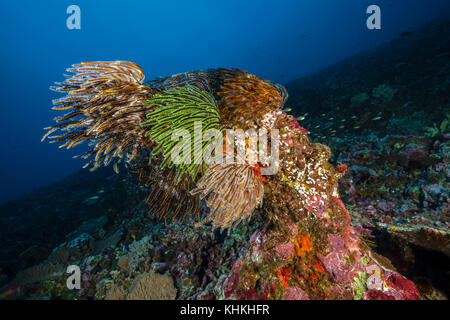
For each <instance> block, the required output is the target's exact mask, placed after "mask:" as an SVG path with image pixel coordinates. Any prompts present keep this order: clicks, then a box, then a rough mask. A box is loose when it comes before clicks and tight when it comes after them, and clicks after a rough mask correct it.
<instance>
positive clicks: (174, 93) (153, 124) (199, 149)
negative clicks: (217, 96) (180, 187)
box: [142, 85, 223, 183]
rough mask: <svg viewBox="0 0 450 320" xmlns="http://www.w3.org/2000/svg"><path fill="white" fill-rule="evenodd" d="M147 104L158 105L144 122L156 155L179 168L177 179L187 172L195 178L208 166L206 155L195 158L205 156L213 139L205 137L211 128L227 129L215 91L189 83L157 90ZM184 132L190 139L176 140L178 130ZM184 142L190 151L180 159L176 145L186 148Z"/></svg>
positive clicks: (163, 163) (169, 166) (165, 162)
mask: <svg viewBox="0 0 450 320" xmlns="http://www.w3.org/2000/svg"><path fill="white" fill-rule="evenodd" d="M146 104H147V105H150V106H153V107H154V110H153V111H152V112H150V113H148V114H147V118H148V120H147V121H145V122H143V123H142V127H143V128H144V129H145V130H146V132H145V135H146V136H147V137H149V139H151V140H152V141H154V142H155V143H156V147H155V148H154V149H153V152H152V155H153V156H158V155H161V156H162V157H163V161H162V164H161V168H163V169H164V168H169V169H170V168H172V167H176V168H177V174H176V176H175V181H176V183H178V182H179V181H180V178H181V176H182V175H183V174H185V173H187V174H189V175H190V176H191V178H192V179H194V180H195V179H196V178H197V176H198V175H199V174H201V173H202V172H203V169H204V164H203V162H202V161H203V159H202V158H200V159H195V156H196V155H200V157H201V156H202V155H203V151H204V150H205V149H206V148H207V147H208V146H209V145H210V144H211V143H212V141H205V140H203V139H202V137H203V136H204V134H205V132H206V131H208V130H210V129H216V130H218V131H219V132H220V131H222V130H223V128H222V126H221V124H220V115H219V113H218V110H217V106H216V102H215V100H214V97H213V95H212V94H211V93H209V92H208V91H204V90H201V89H198V88H197V87H194V86H191V85H187V86H185V87H176V88H173V89H169V90H167V91H165V92H164V93H162V94H156V95H154V96H153V97H152V98H150V99H149V100H148V101H147V102H146ZM197 125H198V127H196V126H197ZM182 133H186V134H187V137H185V138H186V139H188V141H185V140H184V139H180V140H178V141H176V140H174V134H182ZM183 146H187V147H188V149H189V151H190V152H188V153H186V154H184V153H183V154H182V155H181V156H182V157H183V159H181V160H180V161H174V159H172V154H173V151H174V150H175V149H176V148H180V149H183ZM197 160H198V161H197Z"/></svg>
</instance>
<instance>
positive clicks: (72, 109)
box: [42, 61, 159, 169]
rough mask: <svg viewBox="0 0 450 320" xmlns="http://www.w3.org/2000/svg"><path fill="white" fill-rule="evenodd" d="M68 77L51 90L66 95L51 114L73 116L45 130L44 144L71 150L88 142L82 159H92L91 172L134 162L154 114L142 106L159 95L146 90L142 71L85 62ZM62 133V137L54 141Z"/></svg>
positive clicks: (128, 65) (130, 64) (118, 63)
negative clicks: (148, 116)
mask: <svg viewBox="0 0 450 320" xmlns="http://www.w3.org/2000/svg"><path fill="white" fill-rule="evenodd" d="M67 71H68V72H70V73H73V75H71V76H66V77H67V79H66V80H65V81H64V82H57V83H56V85H57V86H55V87H52V89H53V90H55V91H58V92H62V93H65V94H66V96H65V97H63V98H60V99H56V100H54V101H53V104H54V107H53V109H55V110H69V113H67V114H66V115H64V116H60V117H56V118H55V121H56V122H57V123H58V124H57V125H55V126H51V127H47V128H45V129H46V130H47V133H46V134H45V135H44V137H43V138H42V140H45V139H50V140H51V141H50V142H51V143H60V142H61V143H62V145H61V146H60V148H62V147H67V148H68V149H69V148H71V147H74V146H76V145H78V144H80V143H82V142H85V141H87V142H89V144H90V146H91V148H90V149H89V150H88V151H87V152H85V153H84V154H82V155H81V156H82V157H83V158H91V160H90V161H89V162H88V163H87V164H86V166H89V165H92V169H96V168H97V167H99V166H100V165H102V164H104V165H108V164H109V163H110V162H111V161H113V160H115V161H116V163H117V162H121V161H122V160H124V161H125V162H130V161H131V160H133V158H134V157H135V156H136V154H137V152H138V151H139V149H140V148H141V146H142V143H141V142H140V140H141V137H142V136H143V134H142V131H143V129H142V128H141V127H140V123H141V122H142V121H143V120H145V114H146V113H147V112H148V111H149V108H150V107H149V106H145V105H144V104H143V102H144V101H146V100H147V99H149V98H150V97H151V96H152V95H153V94H154V93H155V92H159V90H158V89H156V88H152V87H149V86H147V85H144V84H143V82H144V78H145V77H144V73H143V71H142V69H141V68H140V67H139V66H138V65H137V64H135V63H133V62H129V61H96V62H83V63H80V64H74V65H73V66H72V68H69V69H67ZM58 130H59V131H60V132H61V134H56V135H52V134H53V133H54V132H56V131H58ZM115 168H117V167H116V166H115Z"/></svg>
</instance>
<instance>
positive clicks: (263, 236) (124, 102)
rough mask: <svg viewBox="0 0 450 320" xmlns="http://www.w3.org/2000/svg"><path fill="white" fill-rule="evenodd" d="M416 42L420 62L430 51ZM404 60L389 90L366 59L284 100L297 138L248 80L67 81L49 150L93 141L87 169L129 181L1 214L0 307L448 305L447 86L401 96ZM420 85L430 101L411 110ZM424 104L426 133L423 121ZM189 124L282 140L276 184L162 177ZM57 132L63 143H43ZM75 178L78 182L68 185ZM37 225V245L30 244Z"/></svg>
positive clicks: (195, 175)
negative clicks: (21, 301) (68, 282)
mask: <svg viewBox="0 0 450 320" xmlns="http://www.w3.org/2000/svg"><path fill="white" fill-rule="evenodd" d="M428 28H439V26H429V27H428ZM444 31H445V30H444ZM425 34H426V32H425ZM422 35H423V33H422ZM424 37H425V36H424ZM424 39H425V40H424V41H425V42H426V43H428V44H430V45H429V46H427V50H428V48H434V50H441V49H436V48H437V46H436V44H434V45H433V44H432V42H431V40H430V39H428V38H426V37H425V38H424ZM421 46H423V45H421ZM392 48H393V52H403V51H402V50H404V48H403V47H402V46H396V44H395V43H394V44H393V45H392ZM439 48H442V46H441V47H439ZM378 50H381V51H382V50H383V49H378ZM429 50H431V49H429ZM408 52H409V53H408V54H411V55H413V54H414V50H408ZM408 54H405V53H402V54H401V55H400V54H399V56H401V57H402V59H403V60H405V61H406V62H405V64H402V65H398V66H396V67H395V66H394V65H393V66H392V68H384V69H389V70H395V72H398V73H399V76H398V77H395V78H392V81H391V78H389V77H387V76H386V75H385V74H381V73H379V72H380V71H379V70H381V69H382V68H379V67H377V66H379V65H381V64H383V65H387V64H389V63H393V64H395V65H397V64H398V63H399V62H398V61H399V59H398V58H396V57H394V58H393V59H392V61H390V60H389V59H387V60H386V61H384V60H383V62H380V61H377V62H376V63H375V62H374V63H373V64H372V63H369V64H366V63H361V65H363V66H364V67H360V68H355V67H354V66H355V65H358V61H360V60H362V61H363V62H364V61H367V56H364V55H363V56H359V57H356V58H355V60H353V61H350V62H348V61H347V62H345V63H343V64H340V65H337V66H335V67H332V68H330V69H329V70H325V71H324V72H322V73H319V74H317V75H314V76H312V77H311V78H306V79H302V80H299V81H296V82H294V83H293V84H290V85H289V86H288V88H289V91H290V94H291V96H292V99H290V101H289V103H290V104H291V105H292V106H293V109H295V110H294V112H295V113H302V112H303V113H304V112H305V111H306V110H308V112H310V113H311V114H310V115H309V116H303V117H302V119H304V121H303V120H302V121H303V122H301V125H300V123H299V122H298V121H297V120H296V118H295V117H294V116H292V115H289V114H287V113H286V111H288V110H289V109H284V110H283V109H282V107H283V105H284V103H285V102H286V99H287V91H286V89H285V88H284V87H283V86H281V85H279V84H276V83H274V82H272V81H269V80H266V79H263V78H261V77H258V76H255V75H252V74H250V73H248V72H245V71H243V70H239V69H214V70H207V71H192V72H187V73H183V74H178V75H174V76H171V77H166V78H160V79H156V80H153V81H149V82H147V84H144V82H143V80H144V78H143V72H142V70H141V69H140V68H139V67H138V66H137V65H135V64H133V63H131V62H123V61H122V62H95V63H84V64H80V65H75V67H74V68H73V69H72V71H74V72H75V75H74V76H73V77H71V78H69V79H67V80H66V82H64V83H62V84H60V88H59V89H58V90H59V91H62V92H65V93H68V96H67V97H66V98H63V99H59V100H57V101H56V104H57V106H56V108H63V109H65V108H66V107H67V108H69V107H70V108H71V107H73V108H74V111H73V112H72V113H71V114H69V115H67V116H63V117H60V118H57V121H59V122H61V124H57V125H56V126H54V127H50V128H49V129H48V130H49V132H48V135H47V137H48V138H52V137H53V140H55V141H62V142H64V143H65V144H66V146H69V147H71V146H74V145H76V144H78V143H81V142H82V141H86V140H88V141H89V142H91V150H90V151H89V153H88V154H86V156H89V155H92V156H94V158H96V159H93V160H91V162H90V163H91V164H93V166H94V168H96V167H100V165H101V164H108V163H110V162H113V160H114V163H115V166H114V168H115V170H116V171H118V169H119V165H121V164H125V165H126V166H127V168H128V169H130V171H132V172H134V173H135V175H127V174H123V173H122V172H120V173H119V174H117V175H112V174H111V172H109V171H102V170H106V169H104V168H103V169H99V170H100V171H97V172H94V173H92V176H90V177H88V176H87V175H83V174H79V175H78V176H75V177H72V178H71V179H67V180H65V181H64V183H61V184H57V185H55V186H54V187H53V188H48V189H46V190H44V191H43V192H41V193H39V194H36V195H35V196H32V197H30V205H29V207H21V206H22V204H18V203H16V204H14V205H13V204H11V205H10V206H11V207H14V206H15V207H14V208H20V210H16V211H17V212H18V213H20V216H18V215H17V216H15V215H11V217H10V218H9V219H4V220H5V224H6V225H7V226H10V227H11V231H8V232H6V233H4V234H0V240H1V241H3V242H2V243H4V248H5V250H4V251H3V252H2V253H1V254H2V261H5V267H3V265H2V275H0V281H2V282H1V285H3V288H2V289H1V290H0V297H1V298H7V299H9V298H31V299H159V298H161V299H175V298H176V299H287V300H316V299H355V300H361V299H365V300H399V299H402V300H403V299H445V298H446V295H447V294H448V287H449V286H448V276H446V272H447V270H446V269H447V266H448V257H449V256H450V249H449V234H450V232H449V220H448V217H449V210H448V203H449V190H448V179H449V176H450V173H449V170H448V161H449V157H448V155H449V152H448V149H449V138H450V137H449V133H448V119H447V118H448V116H444V115H447V114H448V112H444V111H445V108H448V101H446V99H445V98H442V97H443V96H445V93H446V92H448V83H447V85H446V82H439V81H435V80H436V79H434V80H433V81H432V82H433V83H434V84H436V86H437V83H439V86H438V87H437V88H436V90H428V89H429V86H430V83H429V82H427V81H428V80H426V79H427V78H426V77H425V76H423V75H421V73H420V72H421V70H422V69H421V68H419V69H418V70H419V71H418V73H417V77H416V78H417V83H415V84H411V85H409V84H408V83H405V84H402V82H401V81H403V80H404V79H409V77H408V75H409V74H410V73H411V70H410V68H413V66H409V64H410V63H409V62H408V61H409V60H408V59H412V58H411V57H410V56H409V55H408ZM430 56H432V55H430ZM433 56H434V55H433ZM369 57H371V55H369ZM369 60H370V61H372V59H369ZM375 60H376V59H374V61H375ZM419 62H420V61H419ZM434 62H435V63H434V64H433V65H431V63H432V61H430V60H427V61H423V62H421V63H422V64H430V65H427V66H428V67H427V68H428V69H427V68H425V67H423V68H424V69H427V70H431V69H432V70H434V68H435V69H436V70H438V69H439V70H441V69H443V70H445V68H440V67H439V68H437V66H438V65H439V66H440V65H442V63H443V62H442V59H440V58H436V61H434ZM349 63H350V64H351V65H352V67H351V68H350V67H349V66H348V64H349ZM366 67H367V68H369V67H370V68H372V69H373V70H375V71H374V76H372V77H361V76H360V75H358V76H355V74H354V73H355V72H356V73H358V72H361V73H364V74H368V73H367V72H365V69H364V68H366ZM348 70H353V71H352V72H349V71H348ZM436 73H439V76H437V77H442V71H439V72H437V71H436ZM444 75H445V74H444ZM387 78H389V79H387ZM311 79H312V80H311ZM321 79H322V80H321ZM323 79H325V80H323ZM317 80H319V81H318V82H317ZM359 82H361V83H359ZM308 83H309V84H308ZM310 83H313V85H311V84H310ZM318 83H319V84H318ZM422 86H423V87H424V88H428V89H427V90H428V91H427V92H429V94H428V96H427V95H426V94H414V91H418V90H422V89H420V88H421V87H422ZM311 87H313V89H311ZM308 90H310V91H308ZM430 94H431V96H430ZM317 95H319V96H321V97H322V98H321V99H318V98H317ZM299 97H301V101H300V99H299ZM116 98H117V102H115V100H114V99H116ZM424 101H426V102H427V103H428V104H429V106H430V109H432V112H431V113H430V117H429V118H428V117H426V116H425V113H424V112H423V110H420V106H421V105H423V104H424ZM128 105H129V106H130V108H128V107H127V106H128ZM182 105H183V106H184V105H187V106H188V107H189V108H188V109H186V110H185V109H183V108H180V106H182ZM311 106H315V107H317V108H313V109H314V110H313V109H311ZM374 106H376V107H377V108H375V107H374ZM197 107H198V109H196V108H197ZM316 109H317V110H320V111H316ZM195 110H197V111H198V112H196V111H195ZM310 110H311V111H310ZM75 118H76V119H78V120H73V119H75ZM305 118H306V119H305ZM299 119H300V117H299ZM196 120H200V121H204V123H208V124H209V125H208V126H207V127H205V128H202V129H205V130H207V129H208V128H210V127H211V128H215V129H218V131H220V132H223V130H224V129H229V128H233V129H235V128H243V129H259V128H264V129H265V130H267V131H268V132H269V133H271V132H275V130H277V131H278V132H279V137H280V141H279V143H280V150H279V159H278V161H277V162H276V165H277V171H276V174H274V175H262V174H261V171H262V170H263V169H266V168H267V166H268V163H267V161H256V162H255V161H253V160H252V159H250V158H245V159H240V161H239V162H237V163H231V164H226V165H224V164H220V163H211V164H210V163H207V164H202V165H197V164H195V163H194V164H192V165H189V166H178V165H176V164H173V163H171V162H170V160H171V159H169V158H168V155H169V154H170V153H171V151H172V150H173V149H174V147H175V146H174V145H171V144H170V141H169V140H168V139H167V137H168V136H167V134H170V133H171V132H172V131H173V130H172V129H175V127H176V126H178V127H179V128H184V129H187V132H188V135H189V136H190V137H191V138H192V140H195V139H194V138H195V134H194V130H193V126H192V124H193V123H194V122H195V121H196ZM343 120H344V121H343ZM173 123H176V126H172V124H173ZM115 124H117V126H115ZM158 126H159V127H158ZM304 127H305V128H306V129H305V128H304ZM58 129H62V130H65V131H67V133H65V134H64V135H62V136H51V134H52V133H53V132H54V131H56V130H58ZM146 133H147V134H146ZM202 133H203V132H202ZM165 134H166V136H165ZM247 140H249V139H247ZM247 140H245V143H244V144H245V145H246V144H247V142H248V141H247ZM220 142H224V143H225V145H227V143H228V142H229V141H227V139H226V138H224V139H223V141H220ZM324 142H326V144H327V145H325V144H323V143H324ZM273 143H274V141H273V140H272V138H271V139H270V141H269V144H270V145H272V144H273ZM211 145H212V143H210V145H208V146H206V145H203V144H202V145H195V142H194V145H192V144H191V147H192V146H194V148H195V147H198V148H200V149H201V150H203V149H204V148H206V147H211ZM222 146H223V144H222ZM246 146H247V145H246ZM223 150H224V151H228V150H227V147H225V148H223ZM258 151H259V150H258ZM79 178H82V179H84V181H83V183H81V182H77V183H75V182H73V181H75V180H78V179H79ZM89 179H91V180H89ZM87 181H89V183H87ZM137 185H138V186H140V187H139V188H137ZM87 186H91V187H90V188H89V189H88V187H87ZM62 197H63V199H64V201H61V199H62ZM341 197H342V199H341ZM143 199H147V201H146V202H147V206H148V208H146V207H145V206H144V203H143V201H142V200H143ZM49 204H51V205H49ZM56 208H60V209H58V210H57V209H56ZM11 210H12V209H11ZM149 212H150V213H151V214H150V215H149V214H148V213H149ZM74 213H76V215H75V214H74ZM74 216H76V218H73V217H74ZM42 217H46V218H45V219H43V218H42ZM72 218H73V219H74V220H73V221H72V220H71V219H72ZM21 219H29V221H30V222H29V225H26V224H23V225H22V227H21V228H22V229H21V230H19V231H20V232H28V233H29V234H30V237H29V239H21V241H17V239H18V238H17V237H16V236H15V232H13V231H17V228H18V227H17V226H18V225H20V223H18V222H19V221H23V220H21ZM39 219H40V220H39ZM161 219H162V220H163V221H161ZM181 220H184V221H183V223H180V221H181ZM42 221H45V222H42ZM68 221H69V222H70V223H67V224H65V223H64V222H68ZM244 221H245V223H242V222H244ZM43 225H48V230H49V231H48V235H46V237H45V239H44V238H42V237H43V236H42V235H38V234H36V232H32V230H41V227H42V226H43ZM53 225H64V226H65V228H64V229H63V230H57V229H55V228H53ZM216 228H221V229H222V230H216ZM223 229H227V230H226V231H228V233H224V232H222V231H223ZM16 233H17V232H16ZM39 243H45V244H46V245H45V246H44V245H42V246H39V245H36V244H39ZM13 252H22V254H21V256H20V257H15V256H14V254H13ZM3 257H5V258H3ZM68 264H77V265H79V266H80V268H81V272H82V288H81V289H80V290H68V289H67V288H66V287H65V279H66V276H67V275H66V274H65V267H66V266H67V265H68ZM63 266H64V267H63ZM15 270H20V271H19V272H18V273H17V272H14V271H15ZM427 270H428V271H427ZM411 280H413V281H414V282H413V281H411Z"/></svg>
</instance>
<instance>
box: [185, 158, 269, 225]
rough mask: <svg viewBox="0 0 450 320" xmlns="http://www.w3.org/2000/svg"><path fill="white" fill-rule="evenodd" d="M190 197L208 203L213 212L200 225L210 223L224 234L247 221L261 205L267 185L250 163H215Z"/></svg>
mask: <svg viewBox="0 0 450 320" xmlns="http://www.w3.org/2000/svg"><path fill="white" fill-rule="evenodd" d="M191 194H192V195H199V196H200V198H201V199H205V200H206V204H207V205H208V207H209V209H210V213H209V214H208V215H207V217H206V218H205V219H204V220H203V221H201V222H199V224H203V223H206V222H211V223H212V225H213V227H215V228H216V227H220V228H221V229H222V230H223V229H227V228H229V229H231V228H232V227H233V226H235V225H237V224H239V223H240V222H242V221H244V220H246V219H248V218H249V217H250V216H251V214H252V213H253V211H254V210H255V209H256V208H257V207H258V206H259V205H261V204H262V199H263V195H264V185H263V182H262V180H261V177H260V176H258V174H257V173H256V172H255V171H254V170H253V168H252V167H251V166H250V165H249V164H247V163H239V162H233V163H214V164H212V165H211V166H209V168H208V169H207V171H206V173H205V175H204V176H203V177H202V178H201V179H200V180H199V181H198V183H197V188H195V189H194V190H192V191H191Z"/></svg>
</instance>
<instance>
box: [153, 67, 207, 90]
mask: <svg viewBox="0 0 450 320" xmlns="http://www.w3.org/2000/svg"><path fill="white" fill-rule="evenodd" d="M149 84H150V85H151V86H154V87H158V88H160V89H161V90H163V91H167V90H169V89H174V88H177V87H186V86H188V85H189V86H193V87H196V88H197V89H200V90H203V91H208V92H212V90H211V86H210V78H209V74H208V72H207V71H201V70H196V71H189V72H184V73H179V74H175V75H172V76H170V77H163V78H159V79H156V80H152V81H149Z"/></svg>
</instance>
